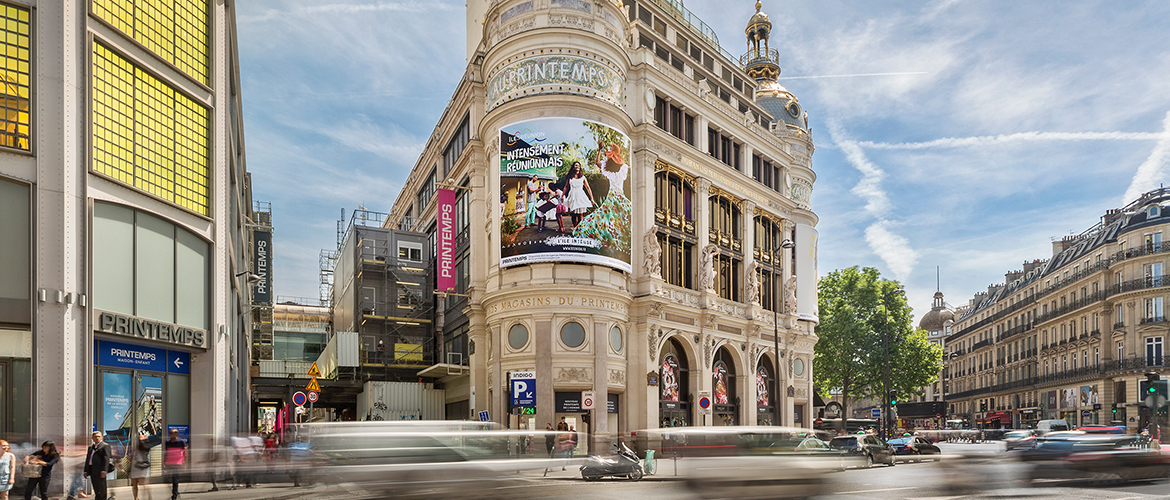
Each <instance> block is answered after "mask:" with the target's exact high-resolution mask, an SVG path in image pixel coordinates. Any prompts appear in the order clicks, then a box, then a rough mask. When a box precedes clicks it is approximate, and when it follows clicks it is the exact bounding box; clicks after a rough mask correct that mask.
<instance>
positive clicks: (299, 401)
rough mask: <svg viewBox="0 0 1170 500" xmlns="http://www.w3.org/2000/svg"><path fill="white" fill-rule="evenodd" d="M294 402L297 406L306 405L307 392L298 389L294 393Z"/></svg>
mask: <svg viewBox="0 0 1170 500" xmlns="http://www.w3.org/2000/svg"><path fill="white" fill-rule="evenodd" d="M292 400H293V404H294V405H297V406H305V393H303V392H301V391H297V392H295V393H293V397H292Z"/></svg>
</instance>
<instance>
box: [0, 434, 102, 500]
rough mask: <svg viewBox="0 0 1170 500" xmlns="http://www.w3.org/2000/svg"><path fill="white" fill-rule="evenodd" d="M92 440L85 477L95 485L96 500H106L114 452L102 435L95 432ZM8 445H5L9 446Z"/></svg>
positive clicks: (4, 499)
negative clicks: (108, 477)
mask: <svg viewBox="0 0 1170 500" xmlns="http://www.w3.org/2000/svg"><path fill="white" fill-rule="evenodd" d="M90 439H92V440H93V444H92V445H90V447H89V449H88V450H86V452H85V474H84V476H85V477H88V478H89V480H90V481H91V482H92V483H93V496H94V500H106V496H107V491H108V490H107V488H106V474H108V473H109V472H111V470H110V469H111V466H112V465H113V462H112V461H111V459H112V458H113V457H112V455H113V452H112V451H111V448H110V444H109V443H107V442H105V441H103V440H102V433H101V432H98V431H94V432H93V434H90ZM7 444H8V443H4V445H7ZM7 498H8V496H7V494H5V496H4V497H3V498H0V500H7Z"/></svg>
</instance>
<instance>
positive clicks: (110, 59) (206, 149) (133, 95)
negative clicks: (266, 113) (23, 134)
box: [92, 43, 211, 215]
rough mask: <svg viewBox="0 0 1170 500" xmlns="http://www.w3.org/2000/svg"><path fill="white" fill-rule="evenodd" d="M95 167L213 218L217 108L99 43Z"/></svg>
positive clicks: (95, 73) (96, 55)
mask: <svg viewBox="0 0 1170 500" xmlns="http://www.w3.org/2000/svg"><path fill="white" fill-rule="evenodd" d="M92 128H93V170H94V171H95V172H98V173H101V174H104V175H107V176H109V177H111V178H113V179H115V180H118V181H120V182H124V183H126V184H128V185H131V186H134V187H135V188H138V189H141V190H142V191H145V192H147V193H150V194H151V195H154V196H156V197H158V198H161V199H163V200H166V201H168V202H171V203H174V204H176V205H178V206H180V207H183V208H186V209H188V210H191V211H192V212H196V213H199V214H203V215H210V200H211V186H210V180H211V174H210V168H209V163H210V151H211V142H210V136H209V133H210V113H209V111H208V109H207V108H206V107H204V106H202V105H201V104H199V103H197V102H195V101H194V100H192V99H191V98H189V97H187V96H186V95H184V94H183V93H182V92H177V91H175V89H173V88H171V87H170V86H169V85H167V84H166V83H164V82H163V81H161V80H159V79H158V78H155V77H154V76H153V75H151V74H150V73H147V72H146V71H144V70H142V68H139V67H136V66H134V64H132V63H131V62H130V61H127V60H126V59H124V58H122V57H121V56H119V55H118V54H116V53H114V52H113V51H111V50H110V49H108V48H106V47H105V46H103V45H101V44H99V43H95V44H94V45H93V127H92Z"/></svg>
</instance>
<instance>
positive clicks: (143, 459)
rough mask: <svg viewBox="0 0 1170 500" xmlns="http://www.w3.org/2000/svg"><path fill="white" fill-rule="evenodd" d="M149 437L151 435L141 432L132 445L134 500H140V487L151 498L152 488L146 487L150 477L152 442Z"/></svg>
mask: <svg viewBox="0 0 1170 500" xmlns="http://www.w3.org/2000/svg"><path fill="white" fill-rule="evenodd" d="M147 439H149V436H147V435H146V434H140V435H139V436H138V439H135V440H134V444H133V446H132V447H131V460H130V491H131V492H132V493H133V494H134V500H138V489H139V487H141V488H142V489H144V490H146V498H151V496H150V489H148V488H147V487H146V483H147V480H148V479H149V478H150V444H148V443H147Z"/></svg>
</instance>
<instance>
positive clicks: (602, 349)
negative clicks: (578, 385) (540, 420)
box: [589, 321, 613, 454]
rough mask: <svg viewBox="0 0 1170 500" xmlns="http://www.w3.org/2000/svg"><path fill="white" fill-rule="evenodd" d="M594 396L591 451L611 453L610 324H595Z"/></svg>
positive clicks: (591, 421)
mask: <svg viewBox="0 0 1170 500" xmlns="http://www.w3.org/2000/svg"><path fill="white" fill-rule="evenodd" d="M593 395H594V398H595V399H594V408H593V410H591V411H590V418H589V421H590V427H591V429H589V430H590V433H591V434H590V436H589V437H590V443H589V450H591V451H590V453H593V454H602V453H608V452H609V443H610V440H611V439H612V438H613V436H611V435H610V429H609V412H608V406H609V405H608V401H609V322H608V321H595V322H593Z"/></svg>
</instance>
